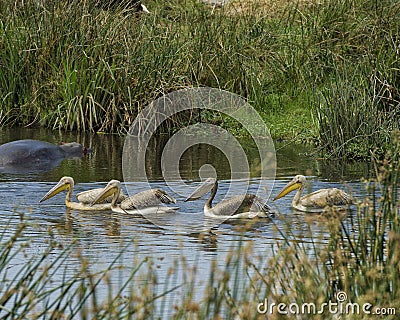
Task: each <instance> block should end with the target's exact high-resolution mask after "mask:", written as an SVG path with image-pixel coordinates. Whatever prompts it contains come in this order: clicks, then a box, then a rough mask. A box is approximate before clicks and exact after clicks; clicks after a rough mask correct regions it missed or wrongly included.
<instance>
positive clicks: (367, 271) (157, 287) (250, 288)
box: [0, 132, 400, 319]
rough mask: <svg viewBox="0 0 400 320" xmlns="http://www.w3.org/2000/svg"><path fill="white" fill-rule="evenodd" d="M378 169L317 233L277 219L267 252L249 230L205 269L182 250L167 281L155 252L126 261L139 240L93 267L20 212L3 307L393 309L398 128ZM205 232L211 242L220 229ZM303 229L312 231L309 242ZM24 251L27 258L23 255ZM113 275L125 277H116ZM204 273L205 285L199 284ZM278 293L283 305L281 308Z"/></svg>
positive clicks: (42, 314)
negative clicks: (35, 233) (33, 243)
mask: <svg viewBox="0 0 400 320" xmlns="http://www.w3.org/2000/svg"><path fill="white" fill-rule="evenodd" d="M376 170H377V171H376V177H375V178H374V179H372V180H370V181H366V184H365V185H366V190H367V194H366V196H365V198H364V199H359V200H360V201H359V203H358V204H357V206H355V211H353V212H352V213H351V216H348V217H346V218H344V217H343V215H340V214H338V213H337V212H335V211H332V210H330V211H326V212H325V213H324V214H323V215H321V216H319V217H317V218H315V217H314V219H313V223H316V222H319V223H320V226H321V228H322V229H321V230H323V232H322V233H319V234H320V236H316V235H315V234H313V230H312V229H313V223H311V224H310V229H309V234H306V235H305V234H301V233H300V234H299V233H298V230H296V231H293V229H292V228H293V226H292V225H287V228H286V229H280V228H278V229H277V233H280V234H281V235H282V238H283V240H277V243H276V245H274V246H272V248H265V250H270V249H272V250H273V255H272V257H271V255H269V254H268V256H269V257H271V258H266V257H265V256H264V255H263V251H262V250H261V251H260V250H259V249H260V248H258V250H254V249H255V248H253V246H252V243H253V241H251V240H250V239H248V241H244V240H243V239H238V241H235V242H234V243H233V244H232V247H231V251H230V253H229V254H228V255H227V256H226V259H225V261H224V263H223V264H222V267H221V264H220V263H217V262H221V261H218V260H219V259H220V257H218V256H215V258H214V260H212V261H211V262H210V263H211V267H210V269H209V270H210V272H209V274H202V273H201V274H199V273H198V268H197V267H196V265H195V266H193V267H190V268H189V267H188V266H187V261H186V258H185V256H184V255H182V257H180V258H177V259H176V261H175V262H174V263H172V264H171V268H170V269H169V271H168V275H169V276H168V277H167V278H164V279H167V280H165V281H166V283H161V282H159V281H158V279H159V277H157V272H158V271H157V264H158V263H154V261H153V260H152V257H146V258H145V259H143V260H136V259H133V260H134V261H132V262H131V261H129V262H127V264H126V263H125V264H124V263H122V264H121V259H120V257H122V256H123V255H124V253H125V250H126V249H127V248H128V246H132V245H135V244H134V243H133V242H132V243H128V244H127V246H126V247H121V248H120V251H119V253H118V254H117V255H116V256H115V258H113V260H112V261H111V262H110V263H109V265H108V266H107V267H106V268H105V269H104V270H93V268H92V267H91V266H92V263H91V260H90V259H91V258H90V257H89V258H88V257H85V256H83V255H82V254H81V252H80V251H79V250H77V249H76V247H75V245H74V243H73V242H71V244H70V245H69V246H64V245H63V244H62V243H61V242H60V243H59V242H58V241H57V236H55V235H53V234H52V233H51V232H50V231H49V232H50V233H49V237H48V248H47V249H46V250H42V252H41V253H39V252H38V251H37V250H36V249H35V248H34V247H33V248H34V250H33V251H32V250H31V251H29V248H30V247H29V243H30V242H29V241H30V240H29V237H27V236H26V234H25V233H26V231H27V230H26V229H27V228H28V227H31V228H32V226H29V225H28V222H25V221H24V219H23V215H21V216H20V218H21V221H20V223H19V225H18V227H17V228H16V230H15V231H14V233H13V234H12V235H11V236H6V235H5V232H2V233H0V242H1V247H0V277H1V280H2V281H1V291H0V315H1V317H2V319H26V318H29V319H44V318H45V319H77V318H80V319H94V318H96V319H159V318H160V317H161V316H164V317H165V318H168V319H236V318H237V319H264V317H265V315H264V314H260V313H259V311H261V313H262V312H264V311H265V312H266V314H267V316H268V317H270V318H272V319H280V318H281V317H282V318H283V317H284V318H285V319H286V318H289V319H297V318H298V316H301V317H303V316H304V317H305V318H307V319H337V317H338V316H339V317H343V318H344V319H365V318H371V317H373V318H375V317H376V312H378V311H377V310H378V309H377V308H380V309H379V310H380V312H382V313H383V312H385V313H383V314H384V316H383V317H382V318H384V319H397V318H398V314H399V312H400V300H399V294H400V277H399V274H400V255H399V252H400V251H399V250H400V224H399V217H398V208H399V205H400V204H399V198H398V183H399V179H400V175H399V173H400V133H399V132H396V133H395V134H394V135H393V136H392V143H391V148H390V151H389V152H388V153H387V154H386V156H385V159H384V160H382V161H379V162H376ZM305 217H306V216H305ZM343 218H344V219H343ZM281 219H284V217H281ZM13 226H15V224H13ZM9 227H10V226H6V228H9ZM33 227H34V226H33ZM241 227H242V228H243V230H246V226H245V225H242V226H241ZM271 227H273V226H272V225H271ZM49 230H51V229H49ZM292 231H293V232H292ZM327 235H328V238H326V237H327ZM203 236H204V238H202V240H204V241H211V242H212V241H215V239H214V240H213V239H212V238H213V237H214V238H215V237H218V235H212V236H210V235H207V234H206V235H203ZM203 236H202V235H200V236H199V237H203ZM304 236H305V238H306V239H311V241H310V242H304ZM21 255H23V256H24V257H25V259H24V263H23V264H21V263H18V262H20V256H21ZM92 258H93V259H96V258H95V255H94V256H92ZM71 261H72V265H73V266H74V269H73V270H74V271H73V272H72V273H71V272H70V271H68V267H69V266H70V265H71ZM122 261H123V260H122ZM218 265H219V266H218ZM12 267H13V268H12ZM14 268H18V272H15V269H14ZM121 270H128V271H129V273H128V276H127V277H124V278H122V277H121V276H120V274H121ZM56 275H57V276H56ZM118 275H119V276H118ZM113 278H114V279H115V278H119V279H120V280H119V282H118V286H117V287H116V286H115V282H114V285H113V281H112V279H113ZM199 278H200V279H202V280H203V281H202V283H203V287H201V288H200V287H199V286H197V285H196V283H197V282H196V280H197V279H199ZM169 294H172V295H173V296H175V297H176V295H178V296H179V297H181V299H178V300H177V299H171V297H168V295H169ZM101 297H103V298H101ZM265 299H267V300H265ZM171 301H174V304H173V305H172V302H171ZM266 301H268V302H267V303H268V305H269V306H267V305H266V304H265V302H266ZM329 301H330V303H332V304H333V308H332V307H328V305H327V304H328V302H329ZM273 303H274V304H275V307H273V306H272V304H273ZM279 303H281V304H284V305H285V306H286V307H285V308H278V307H277V305H278V304H279ZM260 304H262V305H261V306H260ZM304 304H307V305H306V308H305V309H304V307H303V305H304ZM324 304H326V305H325V306H324ZM349 304H350V305H349ZM356 305H358V306H359V307H357V306H356ZM289 306H291V307H289ZM312 306H315V307H312ZM363 306H367V308H365V307H364V309H362V308H363ZM297 308H298V309H297ZM314 308H315V309H314ZM383 308H385V309H383ZM279 310H280V311H281V312H287V313H288V314H289V315H286V314H282V313H280V312H279ZM330 310H331V311H330ZM335 310H336V311H335ZM382 310H384V311H382ZM296 312H297V314H296ZM366 312H371V313H372V315H371V314H367V313H366ZM167 314H168V315H169V316H165V315H167ZM164 317H163V318H164Z"/></svg>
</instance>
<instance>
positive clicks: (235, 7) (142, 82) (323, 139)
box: [0, 0, 400, 158]
mask: <svg viewBox="0 0 400 320" xmlns="http://www.w3.org/2000/svg"><path fill="white" fill-rule="evenodd" d="M146 5H147V7H148V8H149V9H150V10H151V12H152V14H150V15H141V16H138V15H136V14H134V13H133V12H129V11H126V10H120V9H119V8H115V9H114V10H110V11H104V10H102V9H101V8H99V7H98V6H96V5H95V0H85V1H74V0H71V1H44V0H43V1H41V0H39V1H36V0H35V1H34V0H28V1H23V2H10V1H5V0H0V8H1V11H2V17H1V23H0V66H1V68H0V98H1V99H0V104H1V111H0V124H1V125H24V126H29V125H40V126H47V127H51V128H62V129H67V130H92V131H106V132H125V130H126V129H127V128H128V127H129V125H130V124H131V123H132V121H133V120H134V118H135V116H136V115H137V113H138V111H139V110H141V108H143V107H145V106H146V105H147V104H148V103H150V102H151V101H153V100H154V99H155V98H158V97H160V96H161V95H162V94H165V93H168V92H172V91H174V90H177V89H181V88H185V87H191V86H210V87H216V88H221V89H225V90H228V91H231V92H234V93H237V94H239V95H241V96H243V97H244V98H246V99H248V101H249V102H250V103H251V104H252V105H253V106H254V107H255V108H256V109H257V110H258V111H259V112H260V113H261V114H262V116H263V118H264V119H265V121H266V123H267V124H268V126H269V127H270V129H271V132H272V135H273V137H274V138H278V139H293V140H300V141H306V142H315V141H317V142H318V144H319V145H320V146H321V148H322V150H324V154H325V155H326V156H327V157H350V158H355V157H363V156H366V155H369V153H370V149H373V148H374V147H378V148H381V149H382V150H378V151H379V152H380V153H381V154H383V152H384V151H383V150H384V149H386V148H387V146H388V140H389V136H390V132H391V131H392V129H393V128H395V127H398V118H399V114H398V111H397V110H398V109H399V108H398V107H399V88H400V83H399V81H400V80H399V79H400V76H399V71H398V70H399V69H400V65H399V64H400V63H399V61H400V59H399V49H398V48H399V45H400V44H399V41H400V40H399V39H400V38H399V36H398V35H399V33H400V30H399V25H400V22H399V19H397V17H398V16H399V13H400V6H399V4H398V2H397V1H394V0H384V1H372V0H370V1H367V0H340V1H329V0H325V1H322V2H321V1H318V2H316V1H315V2H314V1H299V2H297V3H295V4H293V2H292V1H259V2H257V1H255V2H251V1H233V3H231V4H229V5H227V6H225V7H223V8H216V9H212V8H211V7H209V6H206V5H203V4H201V3H198V2H196V1H174V0H169V1H162V2H160V1H151V0H149V1H147V2H146ZM214 121H216V122H220V123H227V124H229V125H232V123H230V122H229V121H228V122H227V121H225V119H221V120H220V121H219V120H218V119H217V120H215V119H214ZM185 124H186V123H185V118H184V117H181V118H179V122H178V123H177V122H175V124H174V125H175V126H180V125H182V126H183V125H185ZM233 130H235V131H236V132H240V128H233Z"/></svg>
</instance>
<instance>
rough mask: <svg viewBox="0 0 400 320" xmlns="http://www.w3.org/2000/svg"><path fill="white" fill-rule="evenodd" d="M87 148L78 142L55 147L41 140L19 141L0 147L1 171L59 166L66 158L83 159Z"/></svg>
mask: <svg viewBox="0 0 400 320" xmlns="http://www.w3.org/2000/svg"><path fill="white" fill-rule="evenodd" d="M85 153H86V148H84V147H83V146H82V145H81V144H79V143H77V142H71V143H63V144H60V145H55V144H52V143H49V142H45V141H39V140H29V139H28V140H17V141H11V142H8V143H5V144H3V145H1V146H0V169H3V170H4V169H6V168H10V167H11V168H32V169H41V168H46V167H48V166H49V167H50V168H52V167H55V166H57V165H58V164H59V163H60V162H61V161H62V160H63V159H64V158H71V157H82V155H84V154H85Z"/></svg>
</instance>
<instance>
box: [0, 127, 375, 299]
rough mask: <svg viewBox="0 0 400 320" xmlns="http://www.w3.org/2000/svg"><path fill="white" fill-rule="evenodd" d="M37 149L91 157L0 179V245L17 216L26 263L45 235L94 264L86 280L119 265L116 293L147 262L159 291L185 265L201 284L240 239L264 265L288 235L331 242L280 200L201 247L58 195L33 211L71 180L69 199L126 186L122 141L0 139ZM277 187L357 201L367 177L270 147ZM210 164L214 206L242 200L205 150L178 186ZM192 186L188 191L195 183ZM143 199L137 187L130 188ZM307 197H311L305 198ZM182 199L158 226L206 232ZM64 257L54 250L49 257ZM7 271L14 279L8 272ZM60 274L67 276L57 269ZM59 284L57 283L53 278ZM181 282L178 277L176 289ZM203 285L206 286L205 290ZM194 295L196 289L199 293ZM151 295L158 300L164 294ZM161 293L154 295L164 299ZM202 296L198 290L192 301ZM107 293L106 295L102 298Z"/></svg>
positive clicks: (189, 160) (152, 169) (156, 179)
mask: <svg viewBox="0 0 400 320" xmlns="http://www.w3.org/2000/svg"><path fill="white" fill-rule="evenodd" d="M26 138H29V139H41V140H45V141H49V142H54V143H59V142H60V141H68V142H69V141H77V142H80V143H82V144H83V145H85V146H87V147H90V148H92V149H93V152H92V154H90V155H88V156H86V157H83V158H81V159H67V160H64V161H63V162H62V163H61V165H60V166H59V167H57V168H54V169H52V170H50V171H48V172H44V173H35V174H31V175H26V174H23V175H18V174H13V175H11V174H1V173H0V180H1V181H2V183H1V184H0V219H1V223H0V225H1V227H0V232H3V237H8V236H10V235H11V234H12V233H13V231H14V230H15V228H16V225H17V223H18V222H19V219H20V214H22V213H23V214H25V216H26V217H27V219H28V221H29V227H28V229H27V231H26V233H25V234H26V237H27V239H29V240H30V241H31V246H30V247H29V248H28V249H27V253H28V256H29V255H31V256H37V255H38V253H40V252H44V250H46V248H47V244H46V241H44V240H46V239H49V237H50V236H49V230H50V231H51V233H52V234H53V235H54V237H55V239H56V240H57V241H58V242H59V243H60V244H62V245H63V246H68V245H73V248H74V250H76V251H77V252H78V251H79V252H81V253H82V254H83V255H84V256H85V257H87V258H88V259H90V260H91V263H92V264H91V266H92V268H93V270H99V271H100V270H103V269H104V268H106V267H107V265H108V264H109V263H110V262H111V261H112V260H113V259H116V258H118V264H120V265H123V266H124V267H125V268H124V269H123V271H119V272H120V274H119V275H118V277H116V279H117V278H118V279H119V280H115V283H114V284H115V286H118V284H119V283H120V282H121V278H122V279H123V278H124V277H128V275H129V273H130V272H131V270H132V267H133V261H140V260H143V259H145V258H148V257H150V258H151V260H152V261H154V262H155V265H156V272H157V275H158V281H159V282H160V284H163V283H165V281H167V280H166V279H167V277H168V270H169V269H170V268H171V266H173V265H175V262H176V260H177V259H181V258H182V257H185V259H186V261H187V264H188V265H189V266H193V265H196V266H197V268H198V271H197V272H198V273H199V274H200V278H203V279H205V278H208V276H209V272H210V268H211V267H210V266H211V263H212V262H213V261H217V264H218V265H221V266H223V265H224V261H225V258H226V256H227V255H228V252H229V250H230V249H231V248H232V246H235V245H237V243H238V240H239V239H244V240H245V241H252V242H253V243H254V250H255V253H256V254H259V255H260V256H263V257H265V261H267V259H268V257H270V256H271V254H272V250H273V248H275V246H276V243H277V242H278V241H280V239H282V236H281V234H280V233H279V232H277V231H276V230H277V228H278V229H280V230H283V231H285V230H288V229H287V226H290V232H291V233H292V234H294V235H297V236H298V239H300V240H301V241H303V242H304V243H305V244H307V243H309V242H310V238H309V235H310V233H312V234H313V235H314V236H316V237H317V238H318V239H320V241H321V242H322V243H323V242H324V241H325V240H326V239H327V237H328V235H327V234H326V232H325V230H324V228H323V227H322V226H320V225H318V224H313V223H311V224H310V223H307V222H305V219H304V215H303V214H299V213H297V212H295V211H293V210H292V209H290V202H291V199H292V197H285V198H283V199H281V200H280V201H278V202H276V203H272V204H271V207H272V208H273V209H274V210H276V211H279V212H280V213H281V215H280V216H279V217H276V218H274V219H272V220H265V221H262V220H261V221H258V222H256V223H255V224H253V225H251V226H249V227H247V228H246V229H245V232H242V229H243V223H242V222H225V223H223V224H221V225H219V226H217V227H215V228H214V229H213V235H212V236H211V235H210V236H206V237H204V238H203V237H199V236H198V234H196V233H190V232H187V230H186V231H185V232H182V233H176V232H173V231H172V229H173V228H167V229H165V228H160V227H159V226H157V225H155V224H153V223H151V222H149V221H148V220H147V219H145V218H144V217H140V216H127V215H116V214H112V213H110V212H79V211H73V210H72V211H70V210H67V209H66V208H65V206H64V204H63V202H64V197H65V196H64V195H63V194H62V195H58V196H56V197H54V198H52V199H50V200H48V201H46V202H44V203H43V204H40V205H39V204H38V201H39V199H40V198H41V197H42V196H43V195H44V194H45V193H46V192H47V191H48V190H49V189H50V188H51V187H52V186H53V185H54V183H55V182H57V181H58V180H59V179H60V177H62V176H65V175H69V176H72V177H74V179H75V182H76V191H75V192H74V193H76V192H80V191H84V190H87V189H91V188H94V187H103V186H104V185H105V182H107V181H109V180H110V179H119V180H121V181H122V180H123V173H122V168H121V159H122V158H121V153H122V149H123V145H124V137H120V136H116V135H115V136H114V135H101V134H97V135H95V134H76V133H68V132H67V133H65V132H58V131H48V130H43V129H41V130H21V129H12V130H4V129H3V130H2V131H1V135H0V143H5V142H8V141H12V140H17V139H26ZM162 145H163V140H154V141H152V144H151V145H150V150H149V151H148V154H149V159H150V160H149V163H148V164H147V174H148V177H149V179H150V185H151V186H152V187H159V188H167V187H168V186H167V185H166V184H165V182H164V181H163V180H162V177H163V176H162V172H161V166H160V163H159V161H158V159H159V158H160V155H161V152H162V151H161V150H160V146H162ZM243 145H245V146H246V147H245V148H246V150H247V151H248V152H247V154H248V157H249V162H250V163H253V164H256V163H257V159H256V158H257V152H256V150H253V149H252V147H251V143H250V142H249V143H247V142H246V143H245V142H243ZM276 150H277V153H276V159H277V164H278V166H277V172H276V173H277V179H276V181H275V185H274V189H273V190H272V195H276V193H277V191H278V190H279V189H280V188H282V187H283V186H284V185H285V184H286V183H287V181H288V180H289V179H290V178H291V177H292V176H294V175H296V174H304V175H307V176H309V179H310V180H311V182H312V190H316V189H319V188H323V187H334V186H335V187H340V188H343V189H345V190H348V191H351V192H352V193H353V194H355V195H361V196H362V195H363V190H364V188H363V185H362V184H360V183H359V180H360V178H361V177H368V175H369V172H370V168H369V166H368V165H367V164H365V163H352V164H344V163H340V162H337V163H333V162H324V161H320V160H317V159H316V157H315V156H314V155H311V153H312V151H313V150H312V149H310V148H309V147H305V146H298V145H294V144H287V143H286V144H283V143H282V144H277V145H276ZM209 163H211V164H213V165H214V166H215V168H216V171H217V173H218V177H219V178H220V179H221V181H220V189H219V192H218V194H217V197H216V201H219V200H221V199H222V198H223V194H224V193H225V192H226V190H227V188H228V187H232V185H233V188H235V186H236V189H237V190H236V191H237V192H238V193H240V191H241V184H240V183H235V184H230V183H229V182H230V181H229V173H228V172H227V170H226V168H227V162H226V159H225V157H224V155H223V154H222V153H220V152H218V151H216V150H212V149H210V147H209V146H207V145H200V146H197V147H195V148H191V149H190V150H188V151H187V152H185V154H184V155H183V156H182V158H181V163H180V170H181V176H182V178H183V179H185V180H186V182H187V183H188V184H189V185H190V187H193V188H194V187H195V186H197V182H195V181H198V178H199V173H198V170H199V167H201V166H202V165H204V164H209ZM193 180H194V182H192V181H193ZM257 185H258V178H257V177H254V179H252V180H251V181H250V187H249V192H254V191H255V188H256V186H257ZM132 187H133V188H134V189H135V188H136V190H137V191H140V188H141V185H140V184H137V185H134V184H133V185H132ZM309 190H310V191H311V189H310V188H309ZM183 193H184V192H182V194H174V196H175V197H176V198H177V201H178V205H179V207H180V208H181V210H180V212H182V213H177V214H175V215H171V216H168V218H167V219H165V221H164V222H163V223H165V224H168V225H169V226H171V227H176V226H178V225H179V224H180V223H181V222H182V221H186V222H190V223H193V224H194V223H203V215H202V207H203V205H204V200H198V201H194V202H190V203H185V202H183V200H184V195H183ZM122 248H125V250H126V251H125V253H124V254H123V255H122V256H120V257H119V256H118V252H120V251H121V249H122ZM60 250H61V249H54V251H53V252H52V254H53V255H54V256H56V255H57V253H58V252H60ZM25 259H26V257H24V256H22V255H17V256H16V258H15V259H14V260H13V264H14V265H13V266H15V267H16V268H15V272H18V265H20V264H23V263H24V261H25ZM68 263H69V265H68V266H66V268H67V270H69V271H68V272H70V273H71V274H74V272H76V269H77V268H78V261H77V260H74V259H70V260H68ZM177 268H178V271H179V270H180V271H181V272H182V273H183V272H184V269H185V268H187V266H186V267H185V266H182V265H178V266H177ZM13 270H14V269H13ZM62 270H64V269H62ZM63 272H65V271H60V274H59V275H57V273H56V274H55V276H54V277H55V279H54V282H55V283H57V281H61V279H62V273H63ZM58 276H59V278H57V277H58ZM176 281H177V282H179V281H183V280H182V278H181V276H179V277H178V279H177V280H176ZM203 285H204V283H203ZM199 286H200V287H201V286H202V284H199ZM157 290H161V291H162V290H165V287H164V286H163V285H160V286H159V289H157ZM161 291H160V292H159V293H161ZM203 291H204V290H199V293H198V294H199V295H201V294H202V293H203ZM106 295H107V291H106V290H105V291H104V298H105V297H106ZM182 295H184V292H183V289H182V290H177V291H174V292H173V293H172V294H171V295H167V296H166V298H165V299H167V300H168V299H170V300H168V301H167V305H168V304H171V305H172V304H173V303H174V301H179V298H180V297H182Z"/></svg>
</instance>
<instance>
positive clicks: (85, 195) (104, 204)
mask: <svg viewBox="0 0 400 320" xmlns="http://www.w3.org/2000/svg"><path fill="white" fill-rule="evenodd" d="M73 189H74V179H73V178H72V177H62V178H61V179H60V181H59V182H58V183H57V184H56V185H55V186H54V187H53V188H51V190H50V191H49V192H47V193H46V194H45V195H44V196H43V198H42V199H40V201H39V202H43V201H45V200H47V199H50V198H52V197H54V196H55V195H56V194H59V193H60V192H62V191H65V190H66V191H67V194H66V196H65V206H66V207H67V208H70V209H76V210H85V211H95V210H101V211H103V210H111V200H112V197H109V198H104V199H103V201H101V202H100V201H99V202H98V203H97V204H96V205H95V206H90V204H91V203H92V201H93V200H94V199H95V198H96V197H97V196H98V195H99V194H100V193H101V192H102V191H103V188H96V189H90V190H87V191H83V192H80V193H78V194H77V195H76V198H77V199H78V201H79V202H74V201H72V191H73ZM125 198H126V196H125V195H124V194H122V193H121V194H120V196H119V198H118V199H117V200H118V201H122V200H123V199H125Z"/></svg>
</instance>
